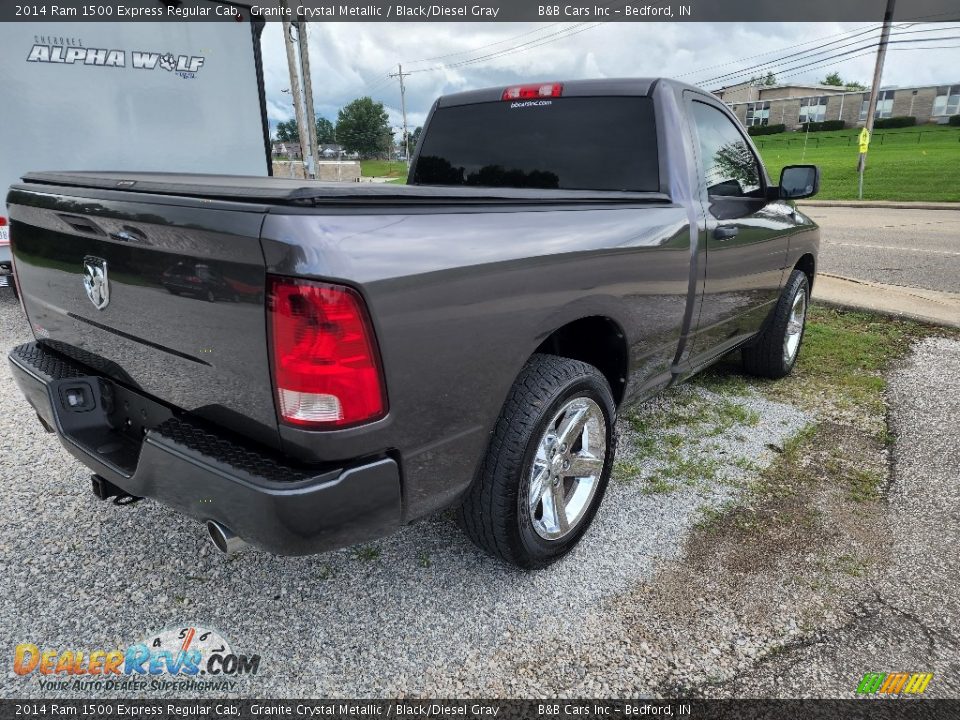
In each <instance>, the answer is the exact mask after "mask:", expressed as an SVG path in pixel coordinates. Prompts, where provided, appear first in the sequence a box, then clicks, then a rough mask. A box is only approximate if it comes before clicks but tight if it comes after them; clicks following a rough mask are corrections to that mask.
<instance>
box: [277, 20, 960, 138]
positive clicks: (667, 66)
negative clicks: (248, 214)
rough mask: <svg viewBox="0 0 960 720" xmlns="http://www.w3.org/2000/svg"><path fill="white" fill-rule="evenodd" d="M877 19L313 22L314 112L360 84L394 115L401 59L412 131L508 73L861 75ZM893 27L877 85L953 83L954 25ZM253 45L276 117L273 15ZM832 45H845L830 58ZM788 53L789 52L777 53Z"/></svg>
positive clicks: (280, 52) (285, 83) (867, 70)
mask: <svg viewBox="0 0 960 720" xmlns="http://www.w3.org/2000/svg"><path fill="white" fill-rule="evenodd" d="M876 28H878V25H876V24H873V25H868V24H864V23H859V24H854V23H754V24H749V23H746V24H736V23H723V24H699V23H664V24H659V23H606V24H599V25H598V24H596V23H583V24H572V23H431V24H426V23H423V24H413V23H408V24H403V25H401V26H398V25H393V24H387V23H370V24H361V23H313V24H311V25H310V32H309V38H310V63H311V70H312V75H313V90H314V96H315V101H316V112H317V115H318V116H320V115H322V116H324V117H327V118H329V119H330V120H332V121H336V116H337V110H338V109H339V108H340V107H341V106H342V105H344V104H346V103H347V102H349V101H350V100H352V99H354V98H356V97H360V96H363V95H370V96H371V97H373V98H374V99H375V100H378V101H381V102H383V104H384V106H385V107H386V108H387V111H388V113H389V115H390V122H391V123H392V124H393V125H394V126H399V125H400V124H401V115H400V89H399V84H398V83H397V81H396V79H393V80H391V79H390V78H388V77H387V74H388V73H390V72H395V71H396V68H397V63H402V64H403V68H404V72H408V71H413V72H414V74H412V75H411V76H410V77H409V78H407V80H406V84H407V111H408V118H409V122H410V127H411V131H412V129H413V127H415V126H416V125H419V124H422V123H423V120H424V118H425V117H426V114H427V112H428V111H429V109H430V105H431V104H432V102H433V100H434V99H435V98H436V97H437V96H438V95H442V94H444V93H450V92H456V91H459V90H465V89H472V88H479V87H486V86H500V85H503V86H506V85H510V84H513V83H518V82H528V81H534V82H536V81H541V80H563V79H575V78H598V77H623V76H635V77H637V76H656V75H664V76H669V77H675V78H679V79H682V80H685V81H688V82H693V83H695V84H700V85H703V86H704V87H708V88H710V89H713V88H716V87H720V86H723V85H731V84H734V83H736V82H739V81H741V80H748V79H749V78H750V76H751V75H753V74H757V75H759V74H763V73H765V72H766V71H767V70H772V71H773V72H775V73H777V74H778V76H779V77H780V78H781V79H782V81H784V82H815V81H817V80H819V79H822V78H823V77H824V76H825V75H826V74H827V73H829V72H832V71H837V72H839V73H840V74H841V76H842V77H843V78H844V79H851V80H857V81H860V82H862V83H864V84H869V82H870V79H871V76H872V73H873V61H874V58H873V55H872V54H867V55H864V56H862V57H857V55H861V54H863V53H868V52H870V49H869V48H866V49H862V50H861V49H858V48H860V47H862V46H866V45H869V43H871V42H875V39H876V38H877V37H878V35H879V32H878V30H875V29H876ZM894 32H895V37H893V38H892V39H895V40H911V41H912V42H909V43H898V44H894V45H891V46H890V48H891V51H890V52H889V53H888V55H887V61H886V66H885V71H884V75H883V85H916V84H934V83H936V84H947V83H960V25H957V24H956V23H953V24H939V25H938V24H931V23H927V24H913V25H906V24H902V25H901V26H900V27H898V28H896V29H895V30H894ZM938 37H939V38H944V39H942V40H935V39H934V38H938ZM950 38H952V39H950ZM921 39H922V41H919V42H918V40H921ZM824 45H826V47H819V46H824ZM840 46H844V47H840ZM944 46H948V47H944ZM263 48H264V66H265V67H264V71H265V79H266V87H267V102H268V113H269V115H270V119H271V123H275V122H276V121H278V120H286V119H289V118H291V117H293V107H292V105H291V103H290V99H289V95H284V94H283V93H282V92H281V91H282V90H283V89H285V88H289V76H288V74H287V63H286V55H285V51H284V48H283V40H282V30H281V26H280V23H277V22H271V23H267V29H266V30H265V31H264V39H263ZM818 48H819V49H818ZM894 48H895V49H894ZM907 48H923V49H909V50H908V49H907ZM843 52H847V53H852V54H849V55H847V56H844V57H838V58H835V59H830V56H831V55H836V54H838V53H843ZM797 53H805V54H799V55H795V54H797ZM818 53H819V54H818ZM787 55H794V56H793V57H790V58H787V59H786V60H783V59H782V58H784V56H787ZM478 58H479V59H478ZM776 62H780V64H779V65H777V64H769V63H776ZM765 63H766V64H765ZM801 65H808V67H799V66H801ZM753 66H757V67H753ZM738 72H739V73H742V74H740V75H729V76H726V77H722V76H724V74H726V73H738Z"/></svg>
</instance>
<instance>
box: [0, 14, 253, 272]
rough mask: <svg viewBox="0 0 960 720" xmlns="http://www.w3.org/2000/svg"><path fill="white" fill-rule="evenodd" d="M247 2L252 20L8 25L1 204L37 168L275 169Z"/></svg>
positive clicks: (0, 34) (0, 62)
mask: <svg viewBox="0 0 960 720" xmlns="http://www.w3.org/2000/svg"><path fill="white" fill-rule="evenodd" d="M237 4H238V5H241V10H240V12H241V16H242V22H234V21H222V22H103V23H100V22H84V23H69V22H65V23H57V22H49V21H47V22H36V23H34V22H15V23H14V22H11V23H0V97H2V98H3V99H2V101H0V108H2V109H0V198H5V197H6V192H7V188H8V187H9V186H10V185H11V184H12V183H15V182H19V179H20V177H21V176H22V175H23V174H24V173H26V172H29V171H32V170H71V169H73V170H97V169H101V170H139V171H145V170H155V171H162V172H205V173H228V174H240V175H261V176H262V175H269V174H271V163H270V140H269V128H268V125H267V118H266V103H265V98H264V92H263V72H262V66H261V60H260V31H261V30H262V27H263V23H262V22H261V21H257V22H253V23H251V22H250V18H249V14H248V13H247V12H246V11H245V9H244V8H242V3H237ZM5 208H6V206H5V204H0V218H2V219H0V286H3V285H7V284H9V283H10V279H11V276H10V274H9V273H10V262H11V260H10V249H9V238H8V227H7V220H6V217H5V215H6V209H5Z"/></svg>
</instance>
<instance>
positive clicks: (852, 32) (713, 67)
mask: <svg viewBox="0 0 960 720" xmlns="http://www.w3.org/2000/svg"><path fill="white" fill-rule="evenodd" d="M865 28H867V29H865ZM879 29H880V26H879V25H877V26H875V27H871V28H868V26H866V25H863V26H861V27H859V28H854V29H853V30H848V31H847V32H842V33H837V34H836V35H823V36H821V37H818V38H814V39H812V40H807V41H806V42H802V43H797V44H796V45H787V46H786V47H782V48H777V49H776V50H768V51H767V52H762V53H757V54H756V55H748V56H747V57H742V58H737V59H736V60H730V61H729V62H725V63H721V64H719V65H711V66H710V67H702V68H697V69H696V70H690V71H688V72H685V73H680V74H679V75H676V76H675V77H678V78H682V77H687V76H688V75H694V74H696V73H698V72H703V71H705V70H708V71H711V72H712V71H714V70H716V69H717V68H722V67H728V66H730V65H734V64H736V63H740V62H744V61H746V60H755V59H756V58H758V57H764V56H766V55H773V54H774V53H779V52H783V51H784V50H792V49H794V48H798V47H803V46H804V45H809V44H810V43H814V42H817V41H819V40H827V39H829V38H844V37H845V36H847V35H849V36H851V37H855V34H866V33H867V32H876V31H878V30H879ZM858 31H862V32H858ZM835 42H840V41H839V40H836V41H835ZM811 49H814V50H815V49H816V48H811Z"/></svg>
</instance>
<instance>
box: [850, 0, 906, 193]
mask: <svg viewBox="0 0 960 720" xmlns="http://www.w3.org/2000/svg"><path fill="white" fill-rule="evenodd" d="M895 3H896V0H887V9H886V11H885V12H884V13H883V29H882V30H881V31H880V45H879V46H878V47H877V62H876V64H875V65H874V66H873V85H871V87H870V102H869V103H867V121H866V124H865V125H864V129H866V131H867V142H868V143H869V139H870V135H871V134H872V133H873V116H874V115H875V114H876V112H877V99H878V98H879V96H880V78H881V77H882V76H883V61H884V59H885V58H886V56H887V43H888V41H889V40H890V26H891V24H892V23H893V6H894V4H895ZM866 167H867V153H866V149H865V148H864V147H861V152H860V162H859V164H858V165H857V170H858V171H859V173H860V190H859V193H858V196H859V198H860V199H861V200H863V171H864V170H865V169H866Z"/></svg>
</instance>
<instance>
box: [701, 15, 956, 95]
mask: <svg viewBox="0 0 960 720" xmlns="http://www.w3.org/2000/svg"><path fill="white" fill-rule="evenodd" d="M956 29H958V26H949V27H943V28H927V29H923V30H901V31H899V32H896V33H893V34H894V35H895V36H896V37H900V36H903V35H913V34H917V33H932V32H944V31H946V30H956ZM937 39H945V38H928V40H937ZM865 40H866V39H861V40H854V41H853V42H849V43H845V44H842V45H838V44H837V42H836V41H835V42H833V43H828V44H829V45H833V46H834V47H832V48H830V49H827V50H820V51H819V52H813V51H814V50H817V49H819V48H811V49H810V50H808V51H804V52H800V53H791V54H790V55H786V56H784V57H782V58H775V59H774V60H771V61H770V62H767V63H761V64H759V65H754V66H751V67H748V68H745V69H744V70H743V71H741V72H731V73H725V74H723V75H717V76H715V77H712V78H709V79H706V80H702V81H700V82H699V83H698V84H700V85H707V84H709V83H714V82H729V81H731V80H733V79H734V78H737V77H741V76H743V75H746V74H747V73H749V72H751V71H755V70H759V71H760V72H763V71H764V70H766V71H770V72H775V73H776V74H780V73H781V72H789V71H791V70H795V69H797V68H800V67H806V66H805V65H791V66H790V67H787V68H782V69H781V70H776V68H778V67H779V66H781V65H784V64H785V63H787V62H788V60H789V59H790V58H795V60H794V61H799V60H811V59H812V58H814V57H816V56H817V55H825V54H827V53H831V52H834V51H835V50H841V49H844V48H849V47H851V46H854V45H858V47H854V48H853V49H852V50H848V51H847V52H844V53H839V54H837V55H832V56H830V58H837V57H843V56H845V55H850V54H853V53H855V52H858V51H860V50H865V49H867V48H873V47H877V45H878V44H879V43H878V42H871V43H868V44H866V45H860V43H863V42H865ZM923 41H924V40H923V39H919V38H918V39H914V40H903V41H900V42H923ZM819 47H823V46H819ZM803 55H806V57H798V56H803ZM830 58H820V59H819V60H815V61H814V62H813V63H808V64H809V65H812V64H814V63H816V62H819V61H820V60H826V59H830Z"/></svg>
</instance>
